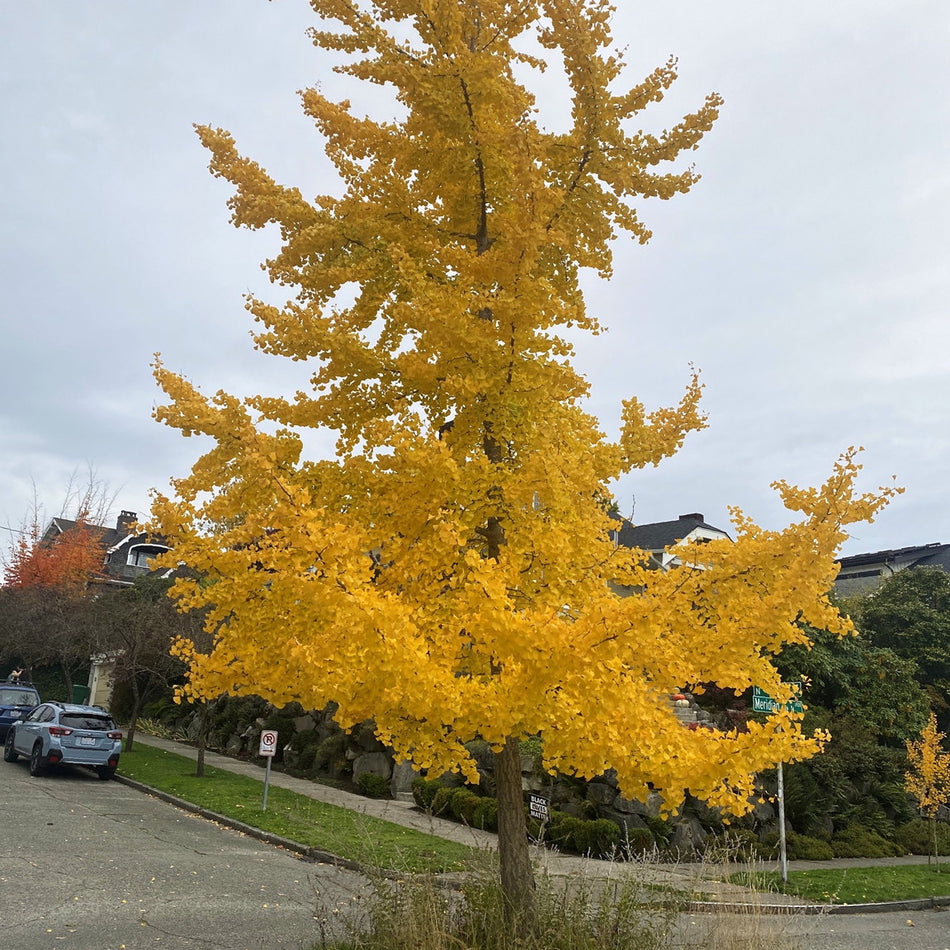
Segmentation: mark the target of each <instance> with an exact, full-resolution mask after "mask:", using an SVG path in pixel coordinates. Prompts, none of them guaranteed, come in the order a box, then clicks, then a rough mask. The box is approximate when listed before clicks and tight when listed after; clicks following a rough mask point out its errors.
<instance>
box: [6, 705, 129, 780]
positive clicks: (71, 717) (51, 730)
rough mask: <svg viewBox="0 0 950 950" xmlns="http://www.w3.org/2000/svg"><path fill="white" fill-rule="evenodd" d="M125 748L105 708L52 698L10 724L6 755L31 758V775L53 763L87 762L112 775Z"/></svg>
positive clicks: (12, 758)
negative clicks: (58, 701) (79, 704)
mask: <svg viewBox="0 0 950 950" xmlns="http://www.w3.org/2000/svg"><path fill="white" fill-rule="evenodd" d="M121 751H122V733H121V732H119V731H118V729H117V728H116V724H115V722H113V720H112V717H111V716H110V715H109V714H108V713H107V712H106V711H105V710H104V709H100V708H99V707H98V706H75V705H72V704H70V703H56V702H49V703H41V704H40V705H39V706H37V707H36V708H35V709H33V710H31V711H30V713H29V715H28V716H26V718H25V719H20V720H18V721H17V722H15V723H14V724H13V725H12V726H11V727H10V729H9V731H8V732H7V741H6V742H5V743H4V746H3V759H4V761H5V762H16V760H17V758H18V757H19V756H21V755H22V756H24V757H26V758H28V759H29V760H30V775H42V774H43V772H45V771H46V769H47V768H48V767H49V766H51V765H87V766H89V767H90V768H93V769H95V770H96V773H97V774H98V776H99V778H101V779H109V778H112V776H113V775H115V770H116V766H117V765H118V764H119V753H120V752H121Z"/></svg>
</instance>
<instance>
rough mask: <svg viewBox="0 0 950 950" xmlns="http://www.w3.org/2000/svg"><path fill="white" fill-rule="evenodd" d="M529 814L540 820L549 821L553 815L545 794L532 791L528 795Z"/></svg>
mask: <svg viewBox="0 0 950 950" xmlns="http://www.w3.org/2000/svg"><path fill="white" fill-rule="evenodd" d="M528 814H529V815H531V817H532V818H537V819H538V820H539V821H547V820H548V819H549V818H550V817H551V812H550V809H549V807H548V800H547V799H546V798H545V797H544V796H543V795H538V794H537V793H535V792H532V793H531V794H530V795H529V796H528Z"/></svg>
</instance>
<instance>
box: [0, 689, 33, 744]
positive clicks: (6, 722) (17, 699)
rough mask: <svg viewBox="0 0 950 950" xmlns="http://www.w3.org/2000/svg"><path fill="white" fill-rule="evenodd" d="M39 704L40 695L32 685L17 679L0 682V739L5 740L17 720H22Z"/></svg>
mask: <svg viewBox="0 0 950 950" xmlns="http://www.w3.org/2000/svg"><path fill="white" fill-rule="evenodd" d="M39 704H40V694H39V693H38V692H37V691H36V688H35V687H34V686H33V684H32V683H23V682H21V681H20V680H19V679H15V680H4V681H3V682H0V739H4V738H6V735H7V732H8V730H9V729H10V726H12V725H13V723H15V722H16V721H17V719H23V718H24V717H25V716H26V715H27V714H28V713H29V711H30V710H31V709H32V708H33V707H34V706H39Z"/></svg>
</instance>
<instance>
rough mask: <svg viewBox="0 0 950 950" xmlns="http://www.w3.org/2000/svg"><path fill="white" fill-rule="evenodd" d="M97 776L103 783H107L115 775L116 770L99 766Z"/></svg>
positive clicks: (106, 766) (108, 766) (109, 766)
mask: <svg viewBox="0 0 950 950" xmlns="http://www.w3.org/2000/svg"><path fill="white" fill-rule="evenodd" d="M96 775H98V776H99V778H101V779H102V781H103V782H107V781H109V779H110V778H112V776H113V775H115V769H114V768H113V767H112V766H111V765H97V766H96Z"/></svg>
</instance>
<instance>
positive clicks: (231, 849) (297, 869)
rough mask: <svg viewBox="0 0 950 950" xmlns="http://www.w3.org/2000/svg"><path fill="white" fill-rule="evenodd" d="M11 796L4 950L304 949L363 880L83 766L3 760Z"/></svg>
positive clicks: (1, 909) (3, 848)
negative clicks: (44, 770)
mask: <svg viewBox="0 0 950 950" xmlns="http://www.w3.org/2000/svg"><path fill="white" fill-rule="evenodd" d="M0 802H2V812H0V814H2V828H3V837H2V842H0V947H3V948H4V950H49V948H53V947H67V948H69V950H120V948H126V950H144V948H152V947H156V948H163V950H186V948H188V950H196V948H202V950H207V948H225V950H271V948H294V950H303V948H309V947H312V946H314V944H318V943H319V940H320V935H321V923H320V921H321V919H327V920H330V921H333V920H334V919H336V918H337V917H338V915H336V914H334V909H335V908H338V907H340V906H345V905H348V904H350V903H351V902H352V899H353V898H354V897H355V896H356V895H357V894H359V893H360V891H361V888H362V887H363V880H362V878H361V877H360V876H359V875H356V874H353V873H351V872H347V871H339V870H336V869H334V868H332V867H329V866H327V865H318V864H313V863H308V862H305V861H301V860H300V859H299V858H297V857H296V856H294V855H292V854H290V853H287V852H285V851H282V850H280V849H279V848H275V847H273V846H271V845H267V844H264V843H261V842H259V841H256V840H254V839H253V838H250V837H247V836H245V835H242V834H240V833H238V832H235V831H232V830H229V829H224V828H220V827H218V826H217V825H216V824H214V823H213V822H210V821H206V820H204V819H201V818H197V817H194V816H192V815H190V814H188V813H186V812H183V811H181V810H179V809H177V808H174V807H172V806H170V805H168V804H166V803H164V802H160V801H158V800H156V799H154V798H151V797H150V796H148V795H144V794H142V792H139V791H136V790H134V789H131V788H127V787H126V786H124V785H121V784H120V783H118V782H100V781H99V780H98V779H97V778H96V776H95V775H94V774H93V773H92V772H89V771H86V770H83V769H67V770H63V771H61V772H58V773H57V772H54V773H52V774H50V775H49V776H46V777H43V778H38V779H32V778H30V776H29V773H28V771H27V767H26V764H25V763H24V762H22V761H21V762H17V763H15V764H10V763H6V762H0Z"/></svg>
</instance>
